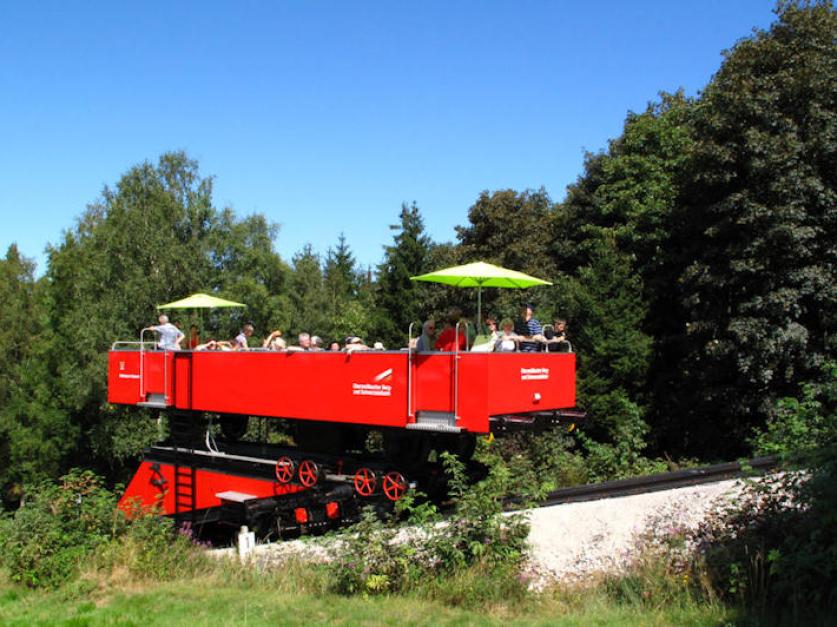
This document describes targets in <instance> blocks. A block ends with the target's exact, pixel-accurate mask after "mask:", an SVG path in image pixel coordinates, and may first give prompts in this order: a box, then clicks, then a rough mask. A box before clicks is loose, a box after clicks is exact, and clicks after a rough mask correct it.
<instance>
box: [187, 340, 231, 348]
mask: <svg viewBox="0 0 837 627" xmlns="http://www.w3.org/2000/svg"><path fill="white" fill-rule="evenodd" d="M195 350H196V351H231V350H233V347H232V344H230V343H229V342H227V341H224V340H221V341H220V342H219V341H217V340H209V341H208V342H207V343H206V344H198V345H197V346H196V347H195Z"/></svg>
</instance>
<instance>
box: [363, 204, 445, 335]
mask: <svg viewBox="0 0 837 627" xmlns="http://www.w3.org/2000/svg"><path fill="white" fill-rule="evenodd" d="M390 229H391V230H393V231H395V232H396V233H395V235H394V237H393V243H392V245H391V246H387V247H386V248H385V253H384V260H383V262H382V263H381V264H380V265H379V266H378V284H377V289H376V292H375V303H376V312H375V313H376V330H377V335H378V336H379V337H381V338H382V339H383V341H384V343H385V344H386V345H387V346H406V344H407V330H408V327H409V326H410V323H411V322H418V321H419V320H420V318H421V317H422V315H423V314H425V313H426V308H424V307H423V304H422V303H421V302H420V299H419V297H418V293H419V292H418V290H417V289H416V286H415V284H414V282H413V281H411V280H410V277H411V276H415V275H417V274H422V273H424V272H427V271H429V268H428V266H427V264H428V260H429V255H430V249H431V245H432V243H431V240H430V237H429V236H428V235H427V234H426V233H425V232H424V221H423V220H422V217H421V213H420V211H419V208H418V207H417V206H416V204H415V203H413V204H412V205H407V204H404V205H402V206H401V214H400V220H399V223H398V224H395V225H391V226H390Z"/></svg>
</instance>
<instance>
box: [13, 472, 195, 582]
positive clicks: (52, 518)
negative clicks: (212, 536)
mask: <svg viewBox="0 0 837 627" xmlns="http://www.w3.org/2000/svg"><path fill="white" fill-rule="evenodd" d="M201 559H202V557H201V556H200V554H199V552H198V551H196V550H195V546H194V543H193V542H192V539H191V535H190V534H188V533H184V532H176V531H175V529H174V525H173V523H172V521H171V520H169V519H165V518H162V517H160V516H157V515H156V513H155V512H153V511H145V512H142V511H137V512H133V513H132V515H131V517H130V518H127V517H126V516H125V514H124V513H123V512H122V510H120V509H119V508H118V507H117V497H116V495H115V494H114V493H113V492H111V491H109V490H108V489H107V488H105V487H104V485H103V481H102V479H101V478H100V477H98V476H96V475H95V474H93V473H91V472H89V471H79V470H73V471H71V472H70V473H69V474H67V475H66V476H64V477H62V478H61V479H60V480H59V481H58V482H57V483H52V482H45V483H42V484H40V485H39V486H38V487H37V488H36V489H34V490H33V491H31V492H30V493H28V494H27V496H26V499H25V501H24V503H23V505H22V506H21V507H20V508H19V509H18V510H17V511H16V512H15V513H14V515H9V516H6V517H5V518H3V519H1V520H0V564H2V565H3V566H5V567H6V568H7V569H8V571H9V574H10V577H11V579H12V580H13V581H15V582H18V583H22V584H25V585H27V586H29V587H33V588H34V587H46V588H55V587H57V586H59V585H61V584H63V583H65V582H67V581H69V580H71V579H73V578H75V577H76V576H78V575H79V573H80V572H82V571H83V570H86V569H88V570H89V569H92V570H94V571H100V572H101V571H107V572H108V573H112V572H115V571H124V572H127V573H129V574H130V575H131V576H132V577H135V578H136V577H138V578H142V579H170V578H173V577H177V576H180V575H182V574H192V573H194V572H195V571H196V569H197V567H198V566H199V565H200V564H201V563H202V562H201Z"/></svg>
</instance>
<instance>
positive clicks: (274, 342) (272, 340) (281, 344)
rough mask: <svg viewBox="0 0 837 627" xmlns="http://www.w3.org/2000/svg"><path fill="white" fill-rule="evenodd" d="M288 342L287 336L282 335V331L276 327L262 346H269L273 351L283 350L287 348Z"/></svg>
mask: <svg viewBox="0 0 837 627" xmlns="http://www.w3.org/2000/svg"><path fill="white" fill-rule="evenodd" d="M287 346H288V343H287V342H286V341H285V338H283V337H282V331H281V330H279V329H276V330H275V331H273V332H272V333H271V334H270V335H268V336H267V337H266V338H265V340H264V342H262V348H267V349H269V350H272V351H283V350H285V348H287Z"/></svg>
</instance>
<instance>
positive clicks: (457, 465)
mask: <svg viewBox="0 0 837 627" xmlns="http://www.w3.org/2000/svg"><path fill="white" fill-rule="evenodd" d="M442 460H443V463H444V466H445V469H446V471H447V473H448V475H449V485H450V494H451V500H452V502H453V512H452V514H451V515H450V516H449V517H448V518H447V519H446V520H444V521H442V522H434V521H436V520H437V519H438V511H436V509H435V507H434V506H433V505H429V504H427V503H422V504H418V501H416V500H415V499H414V498H413V497H412V496H409V497H408V498H407V500H406V501H405V503H403V504H400V505H399V511H400V513H402V514H407V515H409V516H410V517H411V520H412V522H421V523H425V524H423V525H422V526H420V527H414V528H412V529H400V530H399V528H398V527H397V526H396V521H395V519H394V518H392V519H390V520H386V521H381V520H379V519H378V518H377V517H376V515H375V513H374V512H372V511H371V510H370V511H367V512H365V513H364V515H363V517H362V520H361V521H360V522H359V523H358V524H356V525H354V526H353V527H351V528H350V529H348V530H347V531H346V532H345V533H344V534H343V535H342V542H341V544H340V549H339V554H338V555H337V558H336V559H334V560H333V561H332V562H331V563H330V564H329V566H328V567H327V568H328V570H329V573H330V580H331V582H332V584H331V589H332V590H334V591H335V592H339V593H341V594H356V593H360V594H363V595H374V594H383V593H391V592H408V591H412V592H416V593H418V594H423V595H427V596H431V597H433V598H439V599H442V600H445V601H447V602H454V600H456V603H463V604H468V603H471V602H473V603H476V602H477V600H480V601H481V602H484V601H486V600H488V599H491V598H493V599H496V598H497V597H496V596H492V595H496V594H497V592H498V590H502V591H503V594H504V595H506V596H514V594H518V595H520V594H525V588H526V587H525V583H524V582H523V581H522V579H521V578H520V577H519V576H518V575H519V566H520V564H521V562H522V561H523V558H524V557H525V548H526V538H527V537H528V533H529V526H528V522H527V521H526V519H525V518H524V517H523V516H522V515H521V514H511V515H504V514H503V511H502V510H503V498H504V497H505V495H506V493H507V491H508V484H509V474H508V471H507V469H505V467H504V466H502V465H497V466H494V467H492V469H491V470H490V472H489V474H488V477H487V478H486V479H484V480H483V481H481V482H479V483H478V484H476V485H473V486H469V485H468V482H467V477H466V472H465V466H464V464H462V462H460V461H459V460H458V459H457V458H456V457H455V456H453V455H451V454H449V453H443V454H442ZM476 573H479V574H478V575H477V574H476ZM475 581H479V582H480V586H477V587H474V588H473V590H472V593H471V594H467V595H465V594H462V591H463V590H464V589H465V588H463V585H465V583H464V582H472V583H473V582H475ZM457 582H458V583H459V584H460V585H457ZM465 587H467V586H465ZM456 589H458V590H460V593H457V594H453V596H451V594H452V592H451V591H452V590H456ZM480 591H482V592H484V594H483V593H481V592H480Z"/></svg>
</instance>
